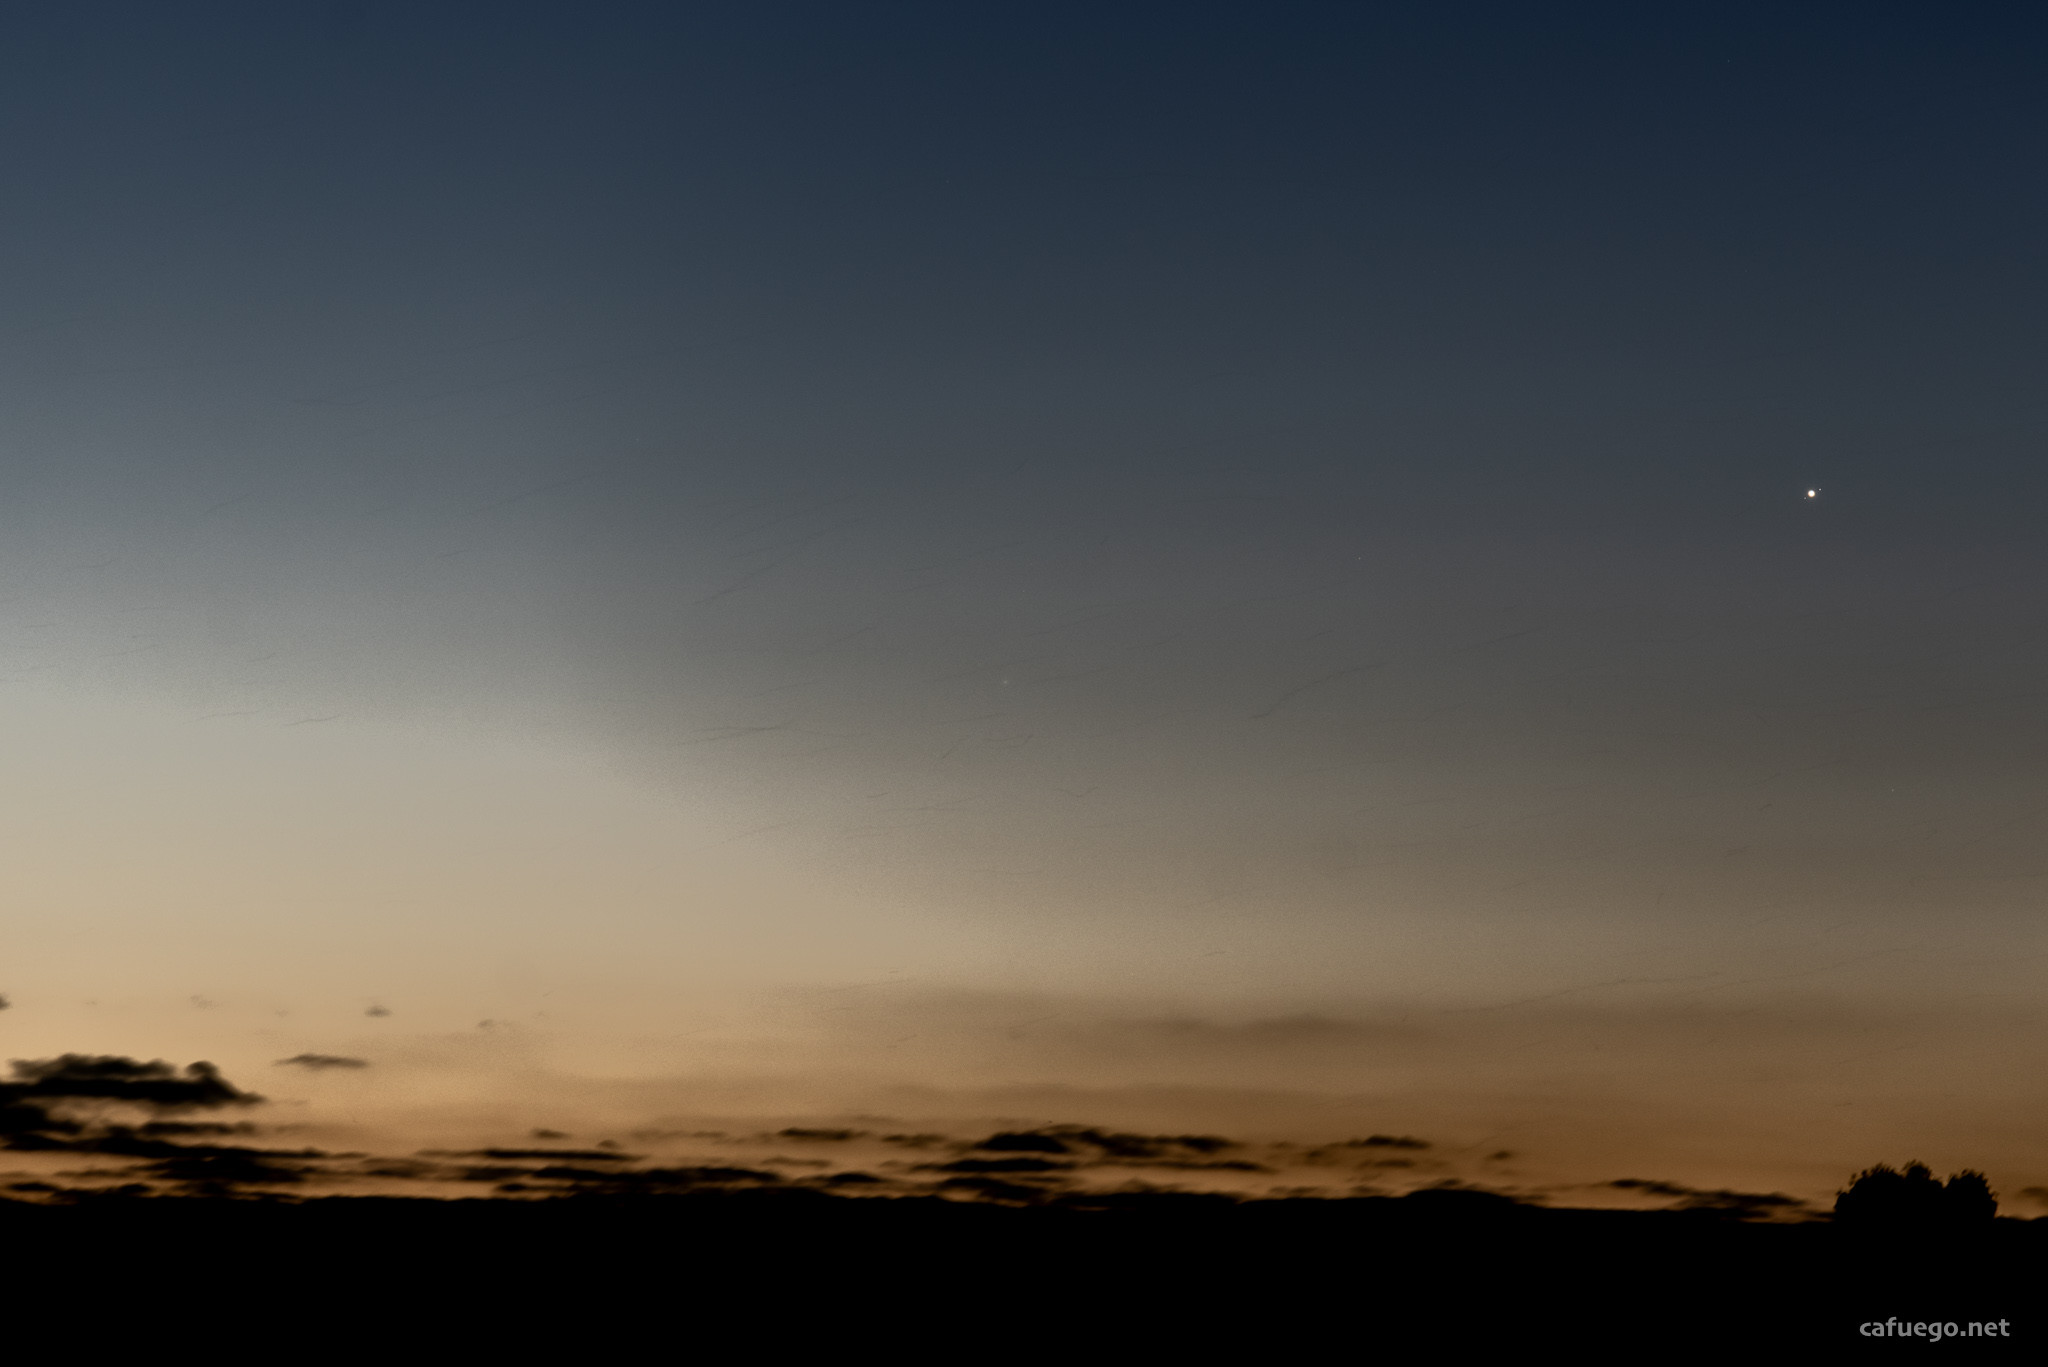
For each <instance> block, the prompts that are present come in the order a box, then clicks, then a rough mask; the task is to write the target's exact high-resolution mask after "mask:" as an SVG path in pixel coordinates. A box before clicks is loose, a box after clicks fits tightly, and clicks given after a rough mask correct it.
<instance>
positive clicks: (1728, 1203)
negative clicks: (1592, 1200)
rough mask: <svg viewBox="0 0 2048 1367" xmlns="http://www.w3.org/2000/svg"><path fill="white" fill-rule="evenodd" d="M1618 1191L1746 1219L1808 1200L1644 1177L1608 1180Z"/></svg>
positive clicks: (1799, 1207) (1803, 1204)
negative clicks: (1691, 1185) (1658, 1198)
mask: <svg viewBox="0 0 2048 1367" xmlns="http://www.w3.org/2000/svg"><path fill="white" fill-rule="evenodd" d="M1607 1185H1608V1186H1609V1187H1611V1188H1613V1189H1614V1190H1616V1191H1627V1192H1639V1193H1641V1194H1642V1195H1644V1196H1662V1197H1665V1198H1667V1199H1671V1200H1675V1201H1676V1202H1677V1203H1678V1204H1677V1209H1679V1210H1696V1211H1702V1212H1705V1213H1708V1214H1716V1215H1734V1216H1738V1217H1741V1218H1743V1219H1753V1218H1757V1217H1763V1216H1770V1215H1775V1214H1781V1213H1783V1214H1789V1213H1791V1212H1793V1211H1797V1210H1803V1209H1805V1208H1806V1202H1804V1201H1802V1200H1800V1199H1799V1198H1798V1197H1796V1196H1787V1195H1786V1194H1785V1193H1783V1192H1780V1191H1768V1192H1759V1191H1729V1190H1727V1189H1726V1188H1717V1189H1711V1190H1710V1189H1707V1188H1703V1187H1689V1186H1686V1185H1685V1184H1684V1183H1683V1182H1660V1181H1654V1180H1651V1179H1649V1178H1643V1177H1622V1178H1617V1179H1616V1180H1614V1181H1612V1182H1609V1183H1607Z"/></svg>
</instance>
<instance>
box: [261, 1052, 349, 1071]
mask: <svg viewBox="0 0 2048 1367" xmlns="http://www.w3.org/2000/svg"><path fill="white" fill-rule="evenodd" d="M277 1066H278V1067H280V1068H306V1069H310V1070H312V1071H313V1072H316V1073H317V1072H323V1071H325V1070H327V1069H329V1068H367V1067H369V1066H370V1063H369V1060H368V1059H360V1058H348V1057H346V1056H344V1055H342V1054H293V1055H292V1056H291V1057H290V1058H281V1059H279V1060H278V1061H277Z"/></svg>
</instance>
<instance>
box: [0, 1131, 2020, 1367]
mask: <svg viewBox="0 0 2048 1367" xmlns="http://www.w3.org/2000/svg"><path fill="white" fill-rule="evenodd" d="M289 1167H290V1165H289V1164H288V1163H282V1162H278V1161H276V1160H271V1161H265V1160H261V1159H256V1160H249V1159H246V1158H245V1159H240V1160H238V1159H235V1158H233V1157H231V1156H226V1155H223V1156H220V1158H219V1159H218V1160H217V1161H211V1162H189V1163H187V1164H185V1165H182V1166H180V1167H177V1168H175V1169H171V1170H169V1171H168V1172H167V1173H166V1175H165V1176H164V1177H163V1178H162V1179H160V1180H165V1181H171V1180H179V1181H183V1182H185V1183H186V1184H187V1185H186V1187H185V1188H184V1189H185V1190H187V1191H192V1192H204V1193H208V1199H194V1198H188V1197H179V1196H166V1195H155V1194H152V1193H151V1191H150V1190H149V1188H148V1187H147V1186H145V1185H143V1184H140V1183H132V1182H131V1183H126V1184H122V1185H120V1186H113V1187H110V1188H108V1189H106V1190H104V1191H102V1192H98V1193H91V1194H85V1193H56V1192H50V1191H46V1190H40V1189H36V1188H35V1187H34V1186H33V1185H32V1184H23V1185H22V1186H21V1187H20V1188H17V1190H16V1191H15V1192H14V1193H12V1194H14V1195H18V1196H20V1197H21V1198H23V1199H20V1200H8V1199H0V1274H4V1275H5V1276H6V1277H7V1278H8V1285H9V1290H10V1292H11V1293H12V1294H13V1296H14V1297H15V1303H16V1304H19V1305H25V1306H31V1305H32V1306H35V1307H37V1310H36V1313H37V1314H39V1315H44V1316H46V1317H55V1318H53V1319H52V1322H76V1323H81V1324H83V1323H92V1322H95V1321H91V1320H84V1319H79V1320H74V1321H67V1320H65V1319H64V1317H63V1316H62V1315H60V1314H59V1312H60V1310H62V1308H63V1307H64V1306H66V1305H69V1304H73V1303H77V1304H78V1305H79V1306H80V1307H81V1308H82V1307H86V1306H91V1305H108V1304H115V1303H118V1304H119V1305H120V1306H121V1307H122V1311H123V1315H124V1316H126V1317H127V1320H128V1322H135V1323H147V1322H151V1321H150V1320H149V1319H148V1317H149V1316H151V1315H157V1316H166V1317H172V1318H166V1319H164V1320H162V1321H161V1322H163V1323H170V1322H182V1321H175V1319H174V1316H175V1313H177V1312H181V1311H187V1310H189V1307H191V1306H195V1305H212V1304H215V1303H217V1301H218V1298H219V1296H220V1294H221V1288H223V1287H232V1289H233V1293H234V1295H235V1297H236V1304H237V1309H236V1316H237V1319H236V1332H237V1333H242V1334H247V1333H250V1332H257V1331H263V1332H276V1333H298V1334H301V1335H303V1334H304V1333H305V1332H306V1331H307V1328H308V1325H309V1323H312V1322H313V1321H309V1319H308V1316H309V1315H312V1316H317V1317H318V1318H317V1324H318V1326H319V1332H320V1333H321V1334H322V1335H325V1336H329V1337H332V1338H333V1339H335V1340H336V1341H338V1342H347V1343H349V1344H350V1345H351V1346H352V1347H366V1346H374V1344H375V1343H376V1342H377V1341H380V1340H383V1341H387V1342H388V1341H390V1339H389V1336H390V1335H392V1334H394V1333H399V1332H412V1331H410V1330H408V1329H406V1328H405V1326H406V1325H407V1324H409V1323H412V1322H414V1321H413V1316H414V1314H415V1312H416V1310H417V1309H418V1307H419V1306H420V1305H423V1304H427V1303H433V1304H439V1305H445V1306H459V1307H460V1308H461V1309H460V1315H459V1323H451V1324H450V1325H448V1326H446V1332H447V1333H449V1334H451V1335H457V1337H451V1338H448V1339H446V1340H445V1341H444V1340H440V1339H436V1340H434V1341H433V1342H434V1343H435V1344H437V1345H443V1344H444V1345H445V1346H446V1347H447V1348H448V1349H449V1351H451V1352H456V1351H460V1352H461V1353H463V1354H465V1355H467V1354H471V1353H473V1352H474V1351H475V1350H476V1348H477V1347H479V1346H487V1347H491V1348H493V1349H494V1350H495V1349H497V1348H500V1347H509V1348H514V1349H516V1348H520V1347H521V1346H525V1347H527V1348H531V1347H532V1346H533V1345H535V1344H537V1343H541V1342H543V1341H551V1340H550V1336H553V1335H559V1336H561V1337H560V1344H559V1345H558V1346H560V1347H563V1348H573V1347H574V1345H575V1344H578V1343H584V1344H587V1343H588V1342H590V1341H591V1336H592V1335H597V1336H599V1337H616V1338H618V1339H619V1340H621V1341H630V1340H631V1339H632V1338H633V1337H635V1336H637V1335H641V1334H645V1333H649V1332H655V1331H659V1330H662V1329H663V1327H664V1326H667V1327H668V1332H673V1326H674V1325H675V1324H676V1323H677V1322H678V1321H677V1318H676V1317H677V1315H678V1314H679V1313H681V1312H685V1311H687V1312H688V1313H693V1314H699V1315H716V1316H718V1317H719V1318H721V1319H731V1320H733V1321H734V1322H745V1321H748V1320H753V1321H755V1322H758V1323H763V1324H776V1323H781V1322H782V1321H783V1320H786V1319H788V1318H789V1317H790V1316H792V1315H796V1316H801V1317H803V1318H804V1319H806V1320H807V1321H809V1322H813V1323H825V1324H830V1323H853V1322H856V1321H857V1320H858V1319H859V1317H860V1316H866V1317H868V1320H870V1321H872V1320H874V1319H875V1317H876V1316H878V1315H885V1316H886V1323H887V1324H888V1326H889V1332H890V1333H891V1334H892V1336H895V1337H896V1338H897V1339H901V1340H902V1341H904V1342H916V1343H924V1342H930V1343H948V1344H952V1345H953V1346H955V1347H957V1345H958V1344H960V1343H962V1342H975V1341H979V1340H977V1339H975V1338H974V1337H973V1336H975V1335H983V1336H986V1335H987V1334H988V1333H989V1332H990V1328H991V1321H990V1318H989V1316H990V1306H991V1304H992V1299H991V1298H992V1297H994V1298H996V1299H995V1301H994V1302H993V1303H995V1304H1000V1305H1002V1306H1004V1307H1006V1310H1005V1313H1004V1314H1003V1315H1002V1317H1001V1319H1000V1321H999V1324H1000V1332H1001V1334H1002V1335H1003V1339H1004V1342H1005V1344H1006V1345H1026V1346H1029V1347H1031V1348H1032V1349H1033V1350H1034V1351H1044V1352H1048V1353H1052V1352H1061V1351H1064V1352H1066V1354H1067V1355H1068V1356H1072V1355H1073V1354H1072V1346H1073V1345H1074V1344H1075V1343H1076V1342H1087V1343H1089V1344H1090V1345H1091V1354H1090V1355H1091V1356H1092V1355H1093V1350H1094V1348H1096V1347H1100V1348H1101V1349H1102V1350H1104V1351H1108V1352H1114V1353H1116V1354H1118V1355H1119V1356H1131V1357H1134V1358H1138V1357H1142V1358H1143V1359H1144V1360H1155V1359H1157V1358H1158V1357H1159V1356H1161V1355H1162V1354H1163V1353H1170V1354H1172V1355H1174V1356H1179V1355H1181V1354H1183V1353H1191V1354H1193V1355H1194V1356H1193V1357H1192V1358H1191V1360H1216V1359H1217V1357H1218V1356H1219V1355H1226V1356H1235V1357H1246V1356H1254V1355H1256V1356H1259V1357H1260V1360H1269V1359H1271V1358H1272V1357H1274V1356H1276V1355H1277V1356H1281V1357H1286V1358H1289V1359H1296V1358H1300V1359H1304V1360H1305V1359H1306V1358H1307V1357H1308V1356H1309V1355H1310V1354H1311V1353H1312V1352H1313V1350H1314V1349H1315V1348H1316V1346H1317V1345H1318V1344H1327V1342H1328V1341H1329V1340H1330V1338H1331V1337H1332V1335H1334V1334H1337V1333H1339V1332H1350V1333H1353V1334H1358V1333H1363V1332H1366V1330H1365V1329H1364V1328H1362V1327H1361V1326H1363V1325H1365V1324H1366V1323H1367V1322H1368V1321H1369V1323H1370V1326H1371V1327H1370V1332H1371V1334H1372V1335H1373V1339H1374V1342H1375V1343H1378V1344H1381V1345H1382V1346H1387V1345H1392V1344H1397V1343H1408V1342H1416V1341H1418V1340H1419V1339H1427V1341H1428V1342H1429V1343H1430V1344H1431V1345H1432V1351H1433V1352H1434V1353H1436V1354H1437V1355H1438V1356H1443V1357H1450V1356H1458V1355H1460V1350H1462V1349H1467V1348H1478V1349H1484V1350H1488V1351H1499V1350H1506V1349H1514V1350H1516V1351H1518V1352H1521V1353H1522V1354H1523V1355H1526V1354H1527V1349H1528V1345H1529V1342H1530V1338H1531V1336H1532V1335H1543V1336H1548V1335H1553V1334H1556V1335H1562V1334H1566V1333H1569V1335H1570V1336H1571V1339H1572V1350H1571V1351H1572V1352H1573V1354H1574V1355H1583V1354H1584V1353H1586V1352H1587V1351H1588V1349H1589V1347H1592V1346H1598V1347H1600V1348H1608V1347H1612V1348H1613V1349H1615V1350H1616V1351H1617V1352H1620V1353H1623V1354H1626V1355H1627V1356H1628V1357H1629V1358H1630V1359H1635V1358H1638V1357H1640V1356H1641V1353H1642V1349H1643V1345H1645V1344H1653V1345H1654V1344H1663V1343H1669V1342H1674V1341H1680V1340H1682V1341H1683V1342H1684V1343H1685V1344H1686V1346H1687V1349H1688V1350H1693V1349H1696V1348H1699V1347H1701V1346H1707V1347H1711V1348H1714V1349H1717V1350H1723V1349H1725V1350H1731V1351H1732V1350H1733V1349H1736V1348H1742V1349H1745V1350H1747V1351H1749V1352H1750V1353H1751V1354H1752V1355H1759V1354H1760V1355H1762V1356H1765V1357H1766V1358H1770V1359H1779V1360H1792V1357H1791V1356H1788V1355H1796V1356H1797V1358H1798V1360H1814V1361H1831V1360H1836V1359H1838V1358H1842V1357H1845V1356H1846V1354H1847V1353H1849V1352H1854V1351H1856V1350H1857V1349H1861V1348H1863V1347H1865V1346H1866V1338H1867V1336H1860V1335H1859V1326H1861V1325H1866V1324H1869V1323H1872V1322H1881V1321H1883V1320H1885V1319H1886V1318H1887V1317H1895V1318H1898V1319H1902V1320H1941V1321H1955V1322H1963V1323H1967V1322H1985V1323H1997V1322H1999V1321H2001V1320H2003V1321H2005V1322H2007V1326H2008V1328H2009V1330H2010V1333H2011V1341H2021V1340H2022V1339H2023V1337H2024V1336H2026V1335H2027V1334H2028V1333H2029V1332H2030V1330H2029V1326H2030V1325H2033V1324H2034V1321H2033V1320H2032V1319H2031V1318H2029V1317H2030V1316H2031V1315H2032V1313H2033V1311H2032V1307H2034V1306H2035V1305H2036V1304H2037V1303H2038V1300H2039V1292H2038V1288H2039V1286H2040V1285H2041V1284H2042V1281H2043V1278H2044V1274H2048V1221H2038V1222H2035V1221H2015V1220H1990V1221H1986V1222H1984V1223H1983V1225H1982V1226H1981V1229H1982V1237H1981V1238H1979V1239H1970V1240H1963V1241H1960V1242H1958V1241H1954V1240H1949V1241H1941V1242H1940V1244H1939V1246H1938V1247H1937V1246H1923V1245H1920V1244H1916V1243H1912V1242H1907V1243H1899V1242H1896V1241H1885V1240H1877V1241H1872V1240H1869V1239H1865V1238H1863V1237H1861V1236H1859V1235H1858V1234H1857V1233H1856V1232H1855V1231H1854V1230H1853V1229H1851V1228H1848V1227H1845V1226H1844V1225H1842V1224H1841V1223H1838V1222H1829V1221H1806V1222H1780V1223H1772V1222H1750V1221H1723V1220H1702V1219H1700V1218H1698V1217H1697V1216H1696V1215H1693V1214H1688V1213H1684V1212H1668V1211H1601V1210H1573V1209H1547V1208H1542V1207H1538V1206H1534V1205H1531V1204H1529V1203H1527V1202H1522V1201H1517V1200H1515V1199H1513V1198H1511V1197H1507V1196H1504V1195H1501V1194H1499V1193H1492V1192H1484V1191H1477V1190H1471V1189H1459V1188H1440V1189H1433V1190H1428V1191H1422V1192H1416V1193H1413V1194H1411V1195H1408V1196H1403V1197H1358V1198H1348V1199H1329V1200H1314V1199H1262V1200H1234V1199H1231V1198H1230V1197H1227V1196H1218V1195H1209V1194H1198V1193H1183V1192H1172V1191H1142V1190H1141V1191H1117V1192H1084V1191H1067V1192H1059V1191H1047V1190H1045V1189H1042V1188H1040V1187H1032V1186H1026V1185H1024V1184H1022V1183H1018V1182H1014V1181H1005V1180H1004V1179H1003V1178H1002V1177H1000V1176H996V1175H987V1174H982V1175H968V1174H961V1175H959V1176H956V1177H954V1178H951V1179H949V1180H950V1181H951V1182H952V1183H955V1184H956V1185H954V1186H952V1187H950V1188H949V1189H948V1192H947V1196H946V1198H941V1197H936V1196H931V1195H918V1196H896V1195H867V1194H865V1193H869V1192H874V1191H877V1190H881V1191H885V1192H886V1191H888V1190H890V1187H889V1184H888V1183H887V1182H886V1181H883V1180H880V1179H876V1178H874V1177H873V1176H872V1175H871V1174H838V1175H835V1177H832V1178H824V1179H819V1180H818V1181H816V1182H810V1183H805V1184H803V1185H792V1184H778V1183H776V1182H774V1180H773V1178H772V1176H771V1175H770V1174H767V1173H755V1172H748V1171H746V1170H718V1169H695V1170H689V1169H676V1170H671V1171H669V1172H668V1173H667V1174H645V1175H641V1177H640V1178H639V1179H638V1180H637V1181H633V1180H628V1179H632V1178H634V1175H633V1174H629V1173H620V1172H615V1171H609V1170H599V1169H584V1168H563V1169H558V1170H556V1172H557V1177H556V1178H543V1177H542V1176H541V1174H540V1173H539V1172H535V1173H530V1174H527V1175H526V1176H524V1177H523V1178H521V1179H519V1180H518V1181H516V1182H514V1183H511V1184H509V1185H508V1188H507V1190H506V1191H505V1193H504V1194H505V1195H507V1196H510V1197H515V1198H517V1199H509V1200H508V1199H482V1200H450V1201H437V1200H402V1199H392V1198H385V1197H347V1198H334V1197H325V1198H322V1197H314V1198H312V1199H300V1198H298V1197H296V1196H292V1195H287V1196H286V1197H285V1198H284V1199H271V1198H265V1199H253V1200H252V1199H239V1198H236V1197H235V1196H234V1195H233V1193H234V1190H235V1188H236V1186H237V1184H248V1183H251V1182H255V1181H262V1182H266V1183H269V1184H273V1185H278V1186H280V1187H282V1188H284V1189H285V1190H286V1191H287V1192H288V1193H289V1192H293V1191H297V1192H304V1191H307V1190H309V1189H310V1186H309V1184H308V1183H306V1182H303V1181H302V1182H299V1183H295V1184H294V1183H292V1182H291V1181H290V1178H289V1177H288V1176H280V1175H279V1173H278V1172H277V1171H270V1170H268V1169H270V1168H279V1169H288V1168H289ZM735 1179H745V1180H735ZM661 1180H670V1181H678V1182H681V1183H683V1184H684V1185H683V1186H670V1187H666V1188H664V1187H662V1186H660V1185H659V1184H658V1183H659V1181H661ZM550 1182H552V1183H553V1185H552V1186H549V1185H548V1184H549V1183H550ZM577 1183H582V1184H585V1185H582V1186H577V1185H576V1184H577ZM209 1184H214V1185H209ZM1672 1185H1677V1184H1672ZM847 1191H859V1192H861V1193H863V1195H861V1196H860V1197H858V1198H849V1197H848V1196H845V1195H841V1194H837V1193H842V1192H847ZM222 1193H226V1194H225V1195H223V1194H222ZM1079 1270H1085V1271H1086V1275H1087V1277H1088V1278H1089V1282H1088V1285H1089V1287H1090V1288H1091V1291H1090V1294H1089V1295H1086V1296H1074V1295H1068V1294H1064V1293H1063V1292H1062V1291H1059V1290H1057V1289H1054V1290H1051V1291H1048V1292H1046V1293H1043V1294H1040V1293H1035V1292H1033V1291H1032V1289H1031V1288H1033V1287H1036V1286H1045V1285H1047V1281H1046V1279H1047V1278H1048V1277H1053V1278H1055V1279H1057V1278H1059V1277H1062V1276H1064V1275H1065V1274H1067V1273H1069V1272H1076V1271H1079ZM366 1277H369V1278H373V1279H374V1281H373V1282H372V1283H368V1284H366V1282H365V1278H366ZM370 1285H373V1286H374V1287H375V1288H396V1287H414V1288H418V1290H417V1292H416V1293H415V1294H407V1295H397V1294H388V1293H386V1292H384V1291H382V1290H378V1291H372V1290H370V1289H367V1286H370ZM351 1288H364V1289H357V1290H351ZM536 1289H541V1290H543V1291H544V1294H540V1295H537V1294H536ZM1362 1296H1364V1297H1367V1299H1364V1300H1361V1297H1362ZM594 1307H595V1308H600V1310H599V1312H598V1313H593V1308H594ZM895 1307H903V1308H902V1309H901V1310H900V1312H899V1311H898V1310H897V1309H894V1308H895ZM344 1310H345V1312H346V1313H341V1312H342V1311H344ZM330 1312H332V1313H330ZM861 1322H866V1321H861ZM963 1335H964V1336H965V1337H963ZM1845 1343H1851V1344H1854V1345H1855V1347H1854V1348H1851V1349H1844V1348H1842V1346H1841V1345H1843V1344H1845ZM1668 1355H1669V1354H1668V1351H1667V1350H1666V1349H1663V1348H1656V1349H1655V1350H1654V1353H1653V1356H1668ZM1601 1360H1604V1355H1603V1356H1602V1359H1601Z"/></svg>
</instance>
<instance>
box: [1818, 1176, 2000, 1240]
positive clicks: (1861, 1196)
mask: <svg viewBox="0 0 2048 1367" xmlns="http://www.w3.org/2000/svg"><path fill="white" fill-rule="evenodd" d="M1997 1214H1998V1198H1997V1196H1995V1195H1994V1194H1993V1193H1992V1191H1991V1183H1990V1182H1989V1181H1988V1180H1987V1179H1986V1178H1985V1176H1984V1174H1983V1173H1981V1172H1977V1171H1974V1170H1972V1169H1964V1170H1963V1171H1962V1172H1958V1173H1954V1174H1952V1175H1951V1176H1950V1177H1949V1179H1948V1181H1946V1182H1940V1181H1937V1180H1935V1176H1934V1174H1933V1172H1932V1171H1930V1170H1929V1169H1928V1167H1927V1165H1926V1164H1925V1163H1908V1164H1906V1167H1905V1170H1904V1171H1900V1170H1899V1169H1896V1168H1893V1167H1891V1166H1890V1165H1888V1164H1885V1163H1879V1164H1878V1165H1877V1166H1876V1167H1873V1168H1866V1169H1864V1170H1863V1171H1862V1172H1859V1173H1857V1174H1856V1176H1855V1177H1854V1178H1852V1179H1851V1180H1850V1182H1849V1185H1848V1186H1847V1187H1846V1188H1845V1189H1843V1190H1842V1191H1840V1192H1837V1193H1836V1194H1835V1218H1836V1219H1837V1220H1839V1221H1841V1222H1842V1223H1844V1224H1851V1225H1859V1226H1863V1227H1866V1228H1911V1229H1928V1228H1935V1227H1944V1226H1946V1227H1967V1226H1971V1225H1982V1224H1986V1223H1988V1222H1989V1221H1990V1220H1991V1219H1992V1218H1993V1217H1994V1216H1996V1215H1997Z"/></svg>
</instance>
